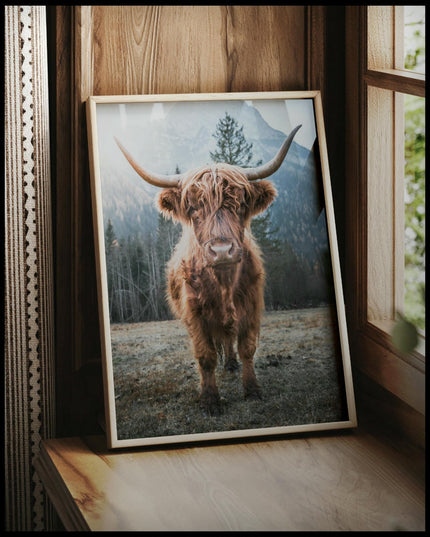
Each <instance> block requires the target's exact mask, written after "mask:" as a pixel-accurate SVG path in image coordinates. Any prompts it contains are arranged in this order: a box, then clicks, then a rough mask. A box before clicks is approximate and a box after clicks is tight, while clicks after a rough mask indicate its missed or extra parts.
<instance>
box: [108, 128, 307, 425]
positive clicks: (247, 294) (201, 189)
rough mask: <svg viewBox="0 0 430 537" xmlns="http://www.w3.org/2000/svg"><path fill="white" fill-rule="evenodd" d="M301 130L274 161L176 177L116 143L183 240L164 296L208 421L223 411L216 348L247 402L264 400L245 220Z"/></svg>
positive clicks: (270, 191) (252, 253)
mask: <svg viewBox="0 0 430 537" xmlns="http://www.w3.org/2000/svg"><path fill="white" fill-rule="evenodd" d="M299 128H300V125H299V126H297V127H296V128H295V129H294V130H293V131H292V132H291V134H290V135H289V136H288V138H287V139H286V140H285V142H284V143H283V144H282V146H281V148H280V149H279V151H278V153H277V154H276V156H275V157H274V158H273V159H272V160H270V161H269V162H268V163H266V164H263V165H261V166H258V167H256V168H242V167H239V166H233V165H229V164H215V165H213V166H210V167H208V166H205V167H201V168H198V169H194V170H192V171H190V172H187V173H184V174H176V175H161V174H157V173H153V172H150V171H148V170H145V169H143V168H142V167H141V166H140V165H139V164H137V162H136V161H135V160H134V159H133V157H132V156H131V155H130V154H129V152H128V151H127V150H126V149H125V148H124V147H123V146H122V145H121V143H120V142H119V141H118V140H116V141H117V143H118V146H119V147H120V149H121V151H122V152H123V153H124V155H125V157H126V158H127V160H128V162H129V163H130V165H131V166H132V167H133V168H134V170H135V171H136V172H137V173H138V174H139V175H140V176H141V177H142V178H143V179H144V180H145V181H147V182H148V183H150V184H152V185H155V186H158V187H161V188H163V190H162V191H161V192H160V194H159V197H158V207H159V209H160V211H161V212H162V213H163V214H164V215H167V216H169V217H171V218H172V219H173V220H175V221H177V222H180V223H181V224H182V236H181V239H180V240H179V242H178V244H177V246H176V248H175V251H174V253H173V255H172V258H171V259H170V261H169V263H168V267H167V295H168V301H169V304H170V307H171V309H172V311H173V313H174V314H175V315H176V316H177V317H178V318H180V319H182V321H183V322H184V324H185V326H186V328H187V330H188V333H189V335H190V338H191V341H192V345H193V349H194V356H195V359H196V360H197V363H198V366H199V371H200V378H201V394H200V405H201V407H202V408H203V409H204V410H205V411H206V412H208V413H209V414H210V415H217V414H219V413H220V412H221V402H220V396H219V392H218V387H217V384H216V378H215V369H216V366H217V358H218V351H219V349H223V351H224V354H225V361H224V367H225V369H226V370H229V371H235V370H237V369H238V368H239V364H238V361H237V358H236V348H237V352H238V354H239V357H240V360H241V363H242V379H243V387H244V395H245V398H251V399H259V398H261V395H262V394H261V388H260V386H259V384H258V381H257V378H256V375H255V371H254V353H255V350H256V346H257V341H258V337H259V332H260V320H261V314H262V311H263V308H264V300H263V291H264V278H265V273H264V267H263V262H262V259H261V252H260V249H259V247H258V245H257V243H256V242H255V240H254V238H253V236H252V234H251V219H252V218H253V217H254V216H256V215H257V214H259V213H262V212H263V211H264V210H265V209H267V207H268V206H269V205H270V204H271V203H272V201H273V200H274V199H275V196H276V189H275V187H274V186H273V184H272V183H271V182H270V181H267V180H263V179H264V178H266V177H269V176H270V175H272V174H273V173H275V172H276V171H277V170H278V168H279V167H280V166H281V164H282V162H283V160H284V158H285V156H286V154H287V152H288V150H289V148H290V146H291V143H292V141H293V138H294V136H295V134H296V132H297V131H298V129H299Z"/></svg>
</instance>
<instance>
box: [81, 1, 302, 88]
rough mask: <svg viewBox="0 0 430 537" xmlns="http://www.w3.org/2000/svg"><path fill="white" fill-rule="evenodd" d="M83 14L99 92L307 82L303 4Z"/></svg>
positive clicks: (115, 8) (124, 9)
mask: <svg viewBox="0 0 430 537" xmlns="http://www.w3.org/2000/svg"><path fill="white" fill-rule="evenodd" d="M80 9H81V16H82V9H83V8H80ZM85 16H86V17H88V18H89V20H87V21H86V23H85V24H86V26H87V30H88V32H89V40H90V41H89V46H90V47H91V49H92V61H91V64H89V63H88V64H87V65H83V66H82V67H83V68H84V69H85V68H87V67H91V68H92V76H93V80H92V82H93V86H92V89H93V93H94V94H95V95H111V94H146V93H196V92H198V93H202V92H225V91H261V90H266V91H270V90H279V89H287V88H291V89H303V88H304V87H305V69H306V63H305V54H306V46H305V45H306V43H305V9H304V8H303V7H302V6H298V7H297V6H294V7H293V6H291V7H289V6H112V7H108V8H107V7H106V6H92V8H91V10H90V11H88V10H87V11H86V14H85ZM107 36H109V38H107Z"/></svg>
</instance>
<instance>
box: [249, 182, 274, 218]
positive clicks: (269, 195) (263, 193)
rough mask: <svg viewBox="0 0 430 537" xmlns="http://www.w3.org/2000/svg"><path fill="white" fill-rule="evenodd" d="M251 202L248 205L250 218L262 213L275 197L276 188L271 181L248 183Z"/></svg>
mask: <svg viewBox="0 0 430 537" xmlns="http://www.w3.org/2000/svg"><path fill="white" fill-rule="evenodd" d="M250 187H251V193H252V194H251V202H250V204H249V208H250V213H251V216H255V215H257V214H259V213H262V212H263V211H264V210H265V209H267V207H269V205H270V204H271V203H272V201H273V200H274V199H275V197H276V194H277V192H276V188H275V187H274V186H273V183H272V182H271V181H255V182H252V183H250Z"/></svg>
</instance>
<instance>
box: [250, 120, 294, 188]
mask: <svg viewBox="0 0 430 537" xmlns="http://www.w3.org/2000/svg"><path fill="white" fill-rule="evenodd" d="M300 127H301V125H297V127H296V128H295V129H293V130H292V131H291V133H290V135H289V136H288V138H287V139H286V140H285V142H284V143H283V144H282V146H281V148H280V149H279V151H278V153H277V154H276V155H275V156H274V157H273V158H272V160H269V162H266V164H262V165H261V166H257V167H256V168H242V171H243V173H244V174H245V175H246V177H247V178H248V181H256V180H257V179H264V178H265V177H268V176H269V175H272V173H275V172H276V170H277V169H278V168H279V167H280V165H281V164H282V162H283V160H284V158H285V156H286V154H287V153H288V150H289V149H290V145H291V143H292V141H293V138H294V136H295V135H296V132H297V131H298V130H299V129H300Z"/></svg>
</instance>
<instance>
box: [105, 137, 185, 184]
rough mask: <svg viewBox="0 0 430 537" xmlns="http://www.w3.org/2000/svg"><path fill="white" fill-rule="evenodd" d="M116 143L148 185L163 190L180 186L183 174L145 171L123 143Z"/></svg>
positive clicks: (117, 141)
mask: <svg viewBox="0 0 430 537" xmlns="http://www.w3.org/2000/svg"><path fill="white" fill-rule="evenodd" d="M114 138H115V142H116V143H117V144H118V147H119V148H120V149H121V151H122V152H123V153H124V156H125V158H126V159H127V160H128V162H129V163H130V164H131V166H132V168H134V170H135V171H136V172H137V173H138V174H139V175H140V177H142V179H145V181H146V182H147V183H150V184H151V185H154V186H159V187H161V188H171V187H175V186H178V184H179V181H180V180H181V179H182V177H183V174H182V173H177V174H174V175H164V174H161V173H154V172H150V171H149V170H144V169H143V168H142V167H141V166H140V165H139V164H138V163H137V162H136V161H135V160H134V158H133V157H132V156H131V155H130V153H129V152H128V151H127V149H126V148H125V147H124V146H123V145H122V144H121V142H120V141H119V140H118V139H117V138H116V137H114Z"/></svg>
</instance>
